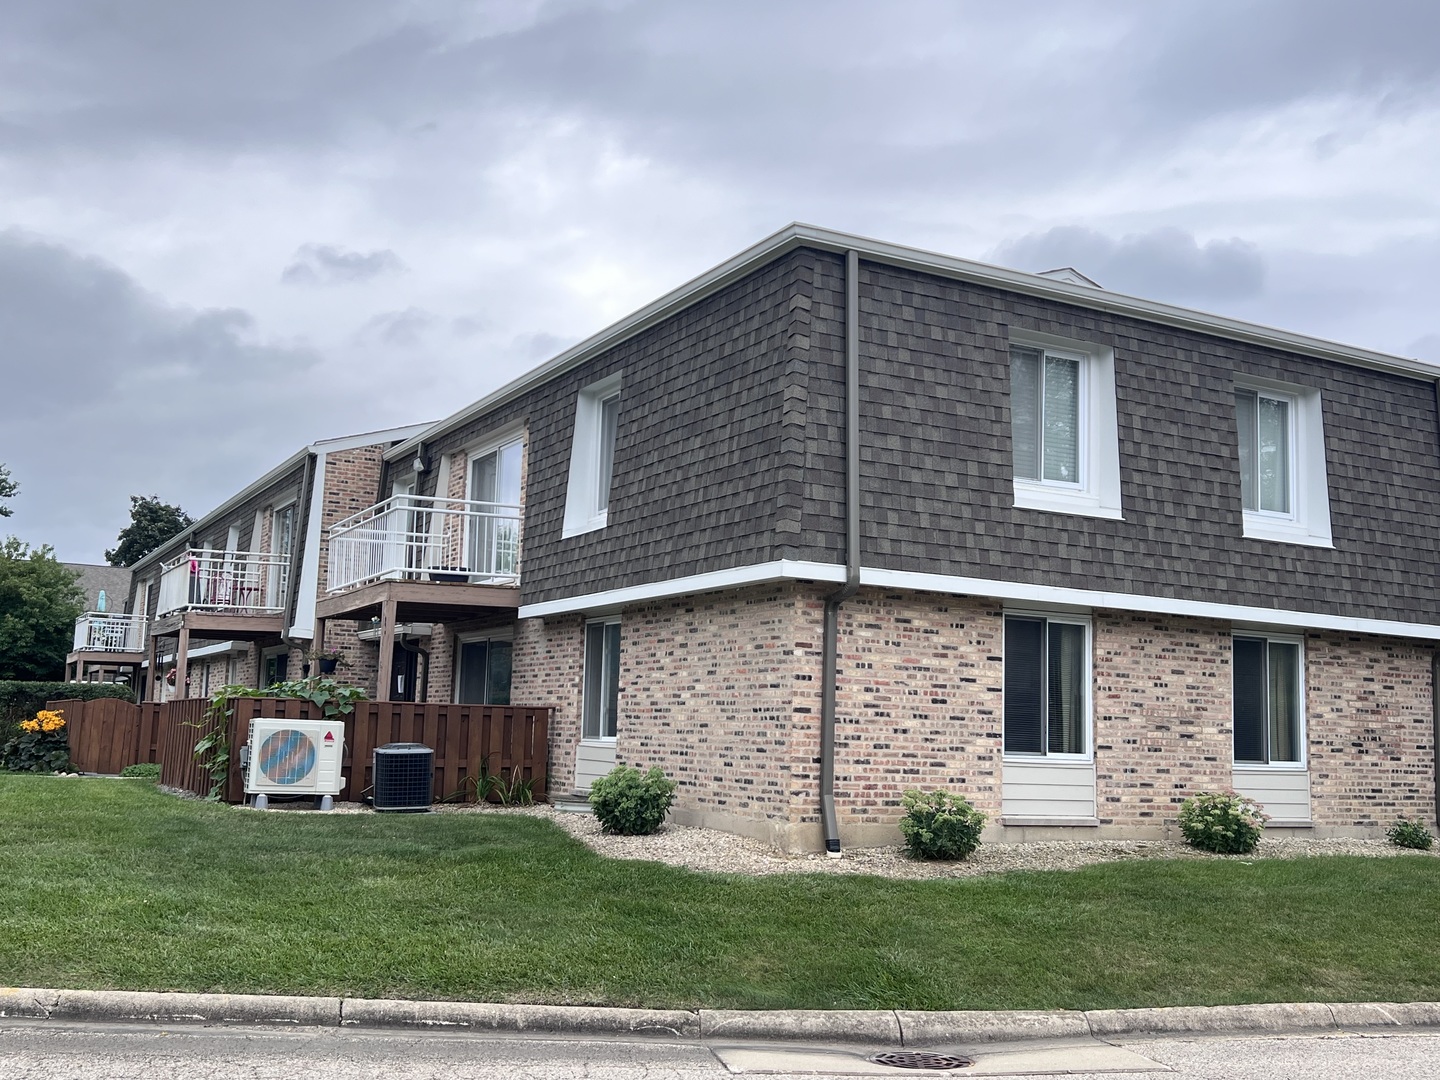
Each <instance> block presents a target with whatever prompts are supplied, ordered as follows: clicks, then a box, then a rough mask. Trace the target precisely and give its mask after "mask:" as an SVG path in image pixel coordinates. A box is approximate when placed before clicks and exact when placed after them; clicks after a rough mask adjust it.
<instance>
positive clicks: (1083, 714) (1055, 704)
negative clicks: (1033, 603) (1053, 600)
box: [1005, 615, 1090, 756]
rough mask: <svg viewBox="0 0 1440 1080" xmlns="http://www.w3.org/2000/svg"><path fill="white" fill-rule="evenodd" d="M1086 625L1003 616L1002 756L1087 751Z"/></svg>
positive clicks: (1078, 621)
mask: <svg viewBox="0 0 1440 1080" xmlns="http://www.w3.org/2000/svg"><path fill="white" fill-rule="evenodd" d="M1089 638H1090V625H1089V623H1088V621H1086V620H1084V619H1082V618H1073V617H1071V618H1065V617H1054V616H1039V615H1006V616H1005V753H1006V754H1022V755H1045V756H1050V755H1069V756H1080V755H1084V754H1088V753H1089V752H1090V745H1089V742H1090V740H1089V727H1090V647H1089Z"/></svg>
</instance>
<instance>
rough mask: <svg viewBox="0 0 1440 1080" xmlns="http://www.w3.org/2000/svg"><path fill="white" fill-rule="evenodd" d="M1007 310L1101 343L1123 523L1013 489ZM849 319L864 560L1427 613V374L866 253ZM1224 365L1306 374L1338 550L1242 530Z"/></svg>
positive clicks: (1431, 468)
mask: <svg viewBox="0 0 1440 1080" xmlns="http://www.w3.org/2000/svg"><path fill="white" fill-rule="evenodd" d="M817 306H818V301H817ZM1011 327H1015V328H1017V329H1019V328H1023V329H1027V330H1035V331H1042V332H1046V333H1052V334H1057V335H1061V336H1065V337H1070V338H1076V339H1080V340H1084V341H1087V342H1095V343H1098V344H1101V345H1110V346H1111V347H1113V349H1114V350H1115V358H1116V397H1117V408H1118V412H1119V437H1120V469H1121V487H1122V499H1123V505H1124V512H1125V520H1124V521H1107V520H1103V519H1096V518H1087V517H1082V516H1078V515H1067V514H1053V513H1045V512H1042V511H1034V510H1018V509H1015V508H1014V507H1013V494H1012V491H1013V489H1012V475H1011V461H1010V428H1009V371H1008V348H1007V343H1008V334H1009V329H1010V328H1011ZM861 337H862V349H861V356H862V384H863V393H864V395H865V400H864V405H863V407H862V419H861V425H862V429H863V452H862V472H863V488H864V494H863V500H862V502H863V506H864V514H863V522H864V523H863V537H862V546H863V551H864V561H865V564H866V565H870V566H883V567H887V568H891V569H898V570H913V571H920V572H926V573H939V574H953V575H958V576H966V577H981V578H1004V579H1007V580H1014V581H1023V582H1029V583H1033V584H1049V585H1056V586H1065V587H1070V588H1085V589H1113V590H1116V591H1121V592H1138V593H1145V594H1148V595H1154V596H1167V597H1183V598H1186V599H1196V600H1209V601H1215V602H1223V603H1232V604H1244V605H1253V606H1260V607H1282V608H1298V609H1302V610H1307V611H1318V612H1327V613H1333V614H1340V615H1353V616H1361V617H1367V618H1382V619H1405V620H1414V621H1431V622H1433V621H1436V620H1437V618H1440V595H1437V584H1436V578H1435V568H1434V558H1433V549H1434V543H1433V537H1434V536H1435V535H1436V534H1437V532H1440V456H1437V451H1436V445H1437V433H1436V404H1435V396H1434V390H1433V388H1432V385H1431V384H1430V383H1428V382H1425V381H1423V380H1417V379H1407V378H1404V377H1401V376H1393V375H1388V374H1385V373H1383V372H1378V371H1374V370H1370V369H1363V368H1357V367H1351V366H1348V365H1342V364H1337V363H1333V362H1330V361H1325V360H1318V359H1312V358H1309V357H1303V356H1296V355H1291V354H1287V353H1282V352H1278V351H1275V350H1270V349H1265V348H1261V347H1258V346H1250V345H1245V344H1242V343H1237V342H1229V341H1224V340H1221V339H1216V338H1210V337H1206V336H1204V335H1200V334H1195V333H1190V332H1187V331H1182V330H1175V329H1170V328H1167V327H1164V326H1158V325H1152V324H1146V323H1142V322H1139V321H1137V320H1134V319H1129V318H1119V317H1114V316H1110V315H1106V314H1103V313H1097V312H1092V311H1086V310H1083V309H1078V308H1072V307H1068V306H1065V305H1061V304H1057V303H1053V302H1048V301H1044V300H1039V299H1034V298H1030V297H1025V296H1020V295H1016V294H1011V293H1004V292H1000V291H997V290H993V289H986V288H983V287H979V286H970V285H965V284H963V283H958V282H952V281H948V280H944V279H941V278H937V277H932V276H929V275H925V274H920V273H916V272H911V271H907V270H903V269H898V268H893V267H885V266H878V265H874V264H868V263H867V264H864V265H863V270H862V286H861ZM817 368H818V365H814V364H812V382H811V386H812V408H813V401H814V396H815V393H816V391H815V382H814V376H813V372H814V371H815V370H817ZM1237 374H1248V375H1253V376H1259V377H1264V378H1270V379H1276V380H1280V381H1284V382H1287V383H1293V384H1296V385H1302V386H1313V387H1317V388H1318V389H1319V390H1320V393H1321V399H1322V402H1323V405H1324V426H1325V438H1326V446H1327V466H1328V471H1329V486H1330V514H1331V523H1332V529H1333V532H1334V537H1335V550H1333V551H1331V550H1326V549H1318V548H1309V547H1300V546H1296V545H1289V544H1279V543H1274V542H1268V541H1261V540H1248V539H1244V538H1243V537H1242V536H1241V532H1242V517H1241V507H1240V477H1239V469H1238V462H1237V458H1236V449H1235V447H1236V434H1235V415H1234V400H1233V388H1234V384H1235V379H1236V376H1237ZM830 445H831V444H830V441H829V440H828V439H827V438H823V437H822V438H819V439H817V441H816V443H815V447H814V452H816V453H817V454H825V453H827V452H828V450H829V447H830ZM832 501H833V500H829V499H822V500H818V501H817V503H816V504H815V505H814V506H813V507H812V512H813V513H815V514H817V515H821V516H824V515H826V514H828V513H829V508H830V506H831V502H832Z"/></svg>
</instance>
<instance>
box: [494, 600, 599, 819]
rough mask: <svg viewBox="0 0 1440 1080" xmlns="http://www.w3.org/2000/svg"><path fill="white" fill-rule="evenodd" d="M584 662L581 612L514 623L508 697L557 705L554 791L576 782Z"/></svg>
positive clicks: (552, 761) (553, 718)
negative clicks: (576, 754) (576, 753)
mask: <svg viewBox="0 0 1440 1080" xmlns="http://www.w3.org/2000/svg"><path fill="white" fill-rule="evenodd" d="M584 666H585V620H584V619H583V618H582V617H581V616H579V615H561V616H556V617H553V618H549V619H521V620H520V621H519V622H518V623H516V624H515V650H514V653H513V667H512V672H511V682H510V700H511V701H513V702H515V703H516V704H518V705H533V706H536V707H548V708H551V709H554V710H555V711H554V713H553V715H552V716H551V718H550V764H549V776H550V794H551V795H552V796H553V795H557V794H562V793H564V792H568V791H570V790H571V789H572V788H573V787H574V785H575V746H576V744H577V743H578V742H579V741H580V685H581V677H582V675H583V673H584Z"/></svg>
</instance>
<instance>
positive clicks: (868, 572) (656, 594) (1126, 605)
mask: <svg viewBox="0 0 1440 1080" xmlns="http://www.w3.org/2000/svg"><path fill="white" fill-rule="evenodd" d="M786 580H790V581H827V582H841V581H844V580H845V567H843V566H839V565H836V564H832V563H814V562H795V561H791V560H785V559H782V560H777V561H775V562H768V563H757V564H755V565H753V566H737V567H732V568H731V569H729V570H716V571H712V572H711V573H708V574H694V575H691V576H690V577H683V578H675V579H673V580H670V581H653V582H648V583H646V584H644V585H632V586H630V587H628V588H624V589H610V590H607V591H605V592H597V593H587V594H585V595H584V596H570V597H565V598H564V599H560V600H547V601H545V602H544V603H540V604H524V605H521V607H520V610H519V612H518V615H519V617H520V618H522V619H535V618H545V617H546V616H550V615H569V614H575V613H579V612H585V613H587V614H593V613H599V612H606V611H614V610H617V609H619V608H623V607H627V606H629V605H631V604H639V603H644V602H645V601H647V600H664V599H669V598H670V597H675V596H685V595H687V594H689V593H702V592H716V591H718V590H721V589H733V588H739V587H741V586H745V585H762V584H767V583H769V582H774V581H786ZM860 584H861V585H862V586H863V585H869V586H873V587H875V588H880V589H910V590H913V591H915V592H932V593H945V594H948V595H962V596H983V597H987V598H990V599H994V600H1008V601H1015V602H1020V603H1030V604H1040V605H1051V606H1065V607H1069V608H1082V609H1094V608H1104V609H1109V610H1113V611H1137V612H1147V613H1153V614H1156V615H1179V616H1186V617H1190V618H1197V619H1217V620H1220V621H1222V622H1229V623H1248V624H1254V625H1260V626H1272V627H1286V628H1290V629H1296V630H1336V631H1340V632H1344V633H1357V634H1379V635H1386V636H1391V637H1406V638H1420V639H1423V640H1427V641H1440V626H1437V625H1433V624H1429V623H1412V622H1400V621H1398V620H1391V619H1360V618H1352V617H1350V616H1345V615H1323V614H1319V613H1317V612H1309V611H1287V610H1282V609H1279V608H1265V607H1249V606H1246V605H1243V604H1217V603H1212V602H1210V601H1204V600H1177V599H1174V598H1172V597H1168V596H1143V595H1140V594H1137V593H1122V592H1107V591H1104V590H1099V589H1065V588H1056V587H1054V586H1049V585H1029V584H1026V583H1024V582H1018V581H996V580H993V579H990V578H970V577H955V576H952V575H949V574H921V573H915V572H913V571H908V570H882V569H880V568H878V567H862V568H861V570H860Z"/></svg>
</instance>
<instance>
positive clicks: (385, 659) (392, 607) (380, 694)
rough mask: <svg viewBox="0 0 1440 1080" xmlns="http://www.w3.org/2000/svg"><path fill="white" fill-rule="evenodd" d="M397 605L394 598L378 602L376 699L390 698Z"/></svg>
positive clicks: (384, 699) (385, 699) (387, 699)
mask: <svg viewBox="0 0 1440 1080" xmlns="http://www.w3.org/2000/svg"><path fill="white" fill-rule="evenodd" d="M398 606H399V605H398V604H397V603H396V602H395V601H394V600H389V599H387V600H384V601H383V602H382V603H381V604H380V674H379V676H378V678H377V681H378V682H379V684H380V685H379V686H377V687H376V688H375V700H376V701H389V700H390V668H391V666H392V665H393V663H394V660H395V612H396V609H397V607H398Z"/></svg>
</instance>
